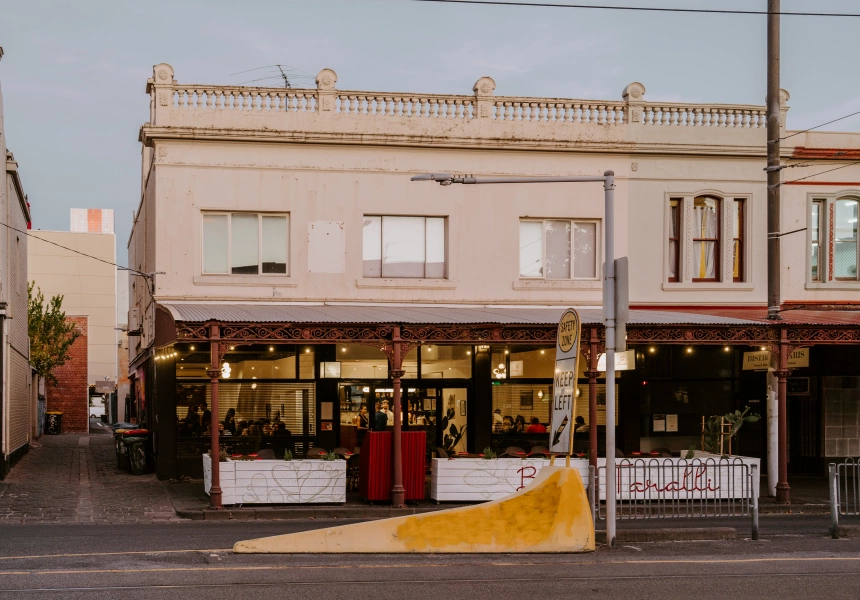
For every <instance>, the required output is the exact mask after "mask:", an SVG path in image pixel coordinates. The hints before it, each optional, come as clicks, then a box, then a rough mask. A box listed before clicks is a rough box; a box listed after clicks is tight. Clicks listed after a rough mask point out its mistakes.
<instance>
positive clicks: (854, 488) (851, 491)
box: [829, 458, 860, 539]
mask: <svg viewBox="0 0 860 600" xmlns="http://www.w3.org/2000/svg"><path fill="white" fill-rule="evenodd" d="M829 471H830V473H829V475H830V535H831V536H832V537H833V539H838V538H839V517H840V515H841V516H846V517H856V516H860V459H853V458H847V459H845V461H844V462H841V463H839V464H836V463H830V468H829Z"/></svg>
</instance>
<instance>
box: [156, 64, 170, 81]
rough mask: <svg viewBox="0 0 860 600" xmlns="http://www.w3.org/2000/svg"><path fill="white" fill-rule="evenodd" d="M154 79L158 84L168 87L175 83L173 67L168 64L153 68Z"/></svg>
mask: <svg viewBox="0 0 860 600" xmlns="http://www.w3.org/2000/svg"><path fill="white" fill-rule="evenodd" d="M152 78H153V79H154V80H155V83H157V84H164V85H167V84H171V83H173V67H171V66H170V65H168V64H167V63H161V64H160V65H155V66H154V67H152Z"/></svg>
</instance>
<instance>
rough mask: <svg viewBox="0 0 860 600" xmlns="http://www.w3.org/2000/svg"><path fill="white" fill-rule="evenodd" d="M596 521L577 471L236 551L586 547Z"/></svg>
mask: <svg viewBox="0 0 860 600" xmlns="http://www.w3.org/2000/svg"><path fill="white" fill-rule="evenodd" d="M593 550H594V522H593V521H592V517H591V511H590V509H589V506H588V499H587V497H586V495H585V488H584V486H583V485H582V479H581V478H580V476H579V473H578V472H577V470H576V469H569V468H564V467H544V468H543V469H541V471H540V473H538V475H537V477H536V478H535V480H534V481H533V482H532V484H531V485H530V486H528V487H527V488H525V489H522V490H520V491H519V492H517V493H515V494H513V495H511V496H508V497H506V498H502V499H500V500H494V501H492V502H487V503H485V504H478V505H475V506H464V507H460V508H453V509H451V510H443V511H439V512H433V513H425V514H420V515H409V516H405V517H394V518H391V519H384V520H381V521H372V522H367V523H356V524H353V525H344V526H341V527H329V528H327V529H317V530H314V531H303V532H300V533H291V534H287V535H277V536H273V537H267V538H260V539H256V540H247V541H244V542H238V543H236V545H235V546H233V551H234V552H237V553H248V554H254V553H260V554H265V553H273V554H274V553H285V554H286V553H311V552H314V553H316V552H344V553H349V552H356V553H374V552H377V553H402V552H418V553H422V552H426V553H436V552H439V553H442V552H450V553H478V552H590V551H593Z"/></svg>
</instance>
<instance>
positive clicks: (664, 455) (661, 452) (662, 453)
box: [651, 448, 672, 458]
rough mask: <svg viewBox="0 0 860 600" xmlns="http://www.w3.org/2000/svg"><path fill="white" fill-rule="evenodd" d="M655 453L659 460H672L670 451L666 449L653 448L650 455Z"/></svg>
mask: <svg viewBox="0 0 860 600" xmlns="http://www.w3.org/2000/svg"><path fill="white" fill-rule="evenodd" d="M655 452H656V453H657V454H659V455H660V458H672V451H671V450H669V449H668V448H654V449H653V450H651V454H654V453H655Z"/></svg>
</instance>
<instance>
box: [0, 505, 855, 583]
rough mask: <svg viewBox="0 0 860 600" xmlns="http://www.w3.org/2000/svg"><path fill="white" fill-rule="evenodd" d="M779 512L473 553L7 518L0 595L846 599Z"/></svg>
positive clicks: (811, 533)
mask: <svg viewBox="0 0 860 600" xmlns="http://www.w3.org/2000/svg"><path fill="white" fill-rule="evenodd" d="M779 519H782V520H779ZM779 519H777V520H773V521H769V522H768V523H767V526H766V528H763V532H767V531H770V532H771V534H772V535H764V536H763V539H762V540H761V541H758V542H751V541H740V540H739V541H721V542H683V543H662V544H637V545H630V546H624V547H620V548H617V549H615V550H608V549H605V548H602V549H599V550H598V551H597V552H595V553H591V554H583V555H510V554H504V555H474V556H473V555H460V556H457V555H429V556H428V555H397V556H392V555H364V556H361V555H296V556H286V555H233V554H232V552H231V551H230V548H231V546H232V544H233V543H234V542H236V541H239V540H242V539H248V538H253V537H262V536H267V535H277V534H280V533H287V532H290V531H299V530H302V529H310V528H313V527H324V526H328V525H331V524H334V523H333V522H326V521H314V522H310V521H295V522H291V521H275V522H273V521H270V522H262V521H255V522H236V521H234V522H224V523H219V522H210V523H205V522H204V523H201V522H189V523H171V524H164V525H162V524H152V525H141V526H133V527H116V526H102V525H33V526H21V525H9V526H3V527H0V598H3V599H6V598H9V599H17V598H40V599H41V598H47V599H50V598H64V599H65V598H68V599H71V600H76V599H84V598H86V599H107V598H111V599H113V598H134V599H146V600H149V599H162V598H164V599H166V598H183V599H187V600H198V599H203V598H219V599H224V598H228V599H230V600H233V599H236V600H241V599H245V598H248V599H255V600H268V599H270V598H271V599H274V598H278V599H282V598H285V597H289V598H291V599H304V598H307V599H313V600H327V599H330V598H331V599H335V598H350V599H355V600H360V599H364V598H367V599H379V598H409V599H410V600H422V599H425V598H426V599H433V600H442V599H444V600H448V599H459V598H468V599H469V600H483V599H492V600H499V599H500V598H504V600H519V599H528V600H534V599H535V598H562V597H565V598H568V597H574V598H621V597H627V598H659V599H661V600H664V599H671V598H715V599H716V598H719V599H721V600H724V599H725V598H741V599H743V598H756V599H757V600H759V599H761V598H773V597H776V596H779V597H780V598H781V600H785V599H789V598H803V599H805V600H809V599H811V598H831V597H833V598H856V597H858V594H859V593H858V591H857V590H858V589H860V540H854V539H852V540H848V539H842V540H831V539H828V538H826V537H825V536H824V535H823V534H821V533H820V529H817V528H816V527H809V528H806V527H805V526H804V527H800V528H798V527H787V526H786V525H788V524H794V525H799V524H801V523H802V522H801V521H798V520H797V519H798V518H797V517H794V518H792V517H780V518H779ZM792 519H794V520H792ZM805 521H806V520H805V519H804V521H803V522H805ZM343 523H344V521H337V524H343ZM786 532H788V533H786Z"/></svg>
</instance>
